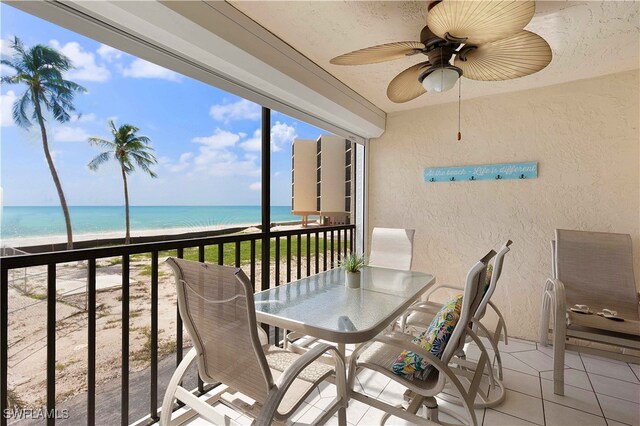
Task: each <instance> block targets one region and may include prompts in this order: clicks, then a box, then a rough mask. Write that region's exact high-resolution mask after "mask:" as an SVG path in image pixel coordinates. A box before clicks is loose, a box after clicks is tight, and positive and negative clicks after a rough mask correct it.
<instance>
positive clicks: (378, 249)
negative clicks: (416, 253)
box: [367, 228, 415, 271]
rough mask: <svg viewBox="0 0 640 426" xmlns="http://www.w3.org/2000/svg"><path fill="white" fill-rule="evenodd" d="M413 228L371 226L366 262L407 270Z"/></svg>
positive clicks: (409, 262)
mask: <svg viewBox="0 0 640 426" xmlns="http://www.w3.org/2000/svg"><path fill="white" fill-rule="evenodd" d="M414 234H415V231H414V230H413V229H399V228H373V233H372V234H371V251H370V253H369V259H368V261H367V264H368V265H369V266H378V267H382V268H392V269H400V270H403V271H409V270H410V269H411V263H412V260H413V235H414Z"/></svg>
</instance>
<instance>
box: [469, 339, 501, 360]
mask: <svg viewBox="0 0 640 426" xmlns="http://www.w3.org/2000/svg"><path fill="white" fill-rule="evenodd" d="M485 348H486V349H487V353H488V355H489V360H491V361H493V357H494V352H493V351H492V350H491V346H489V345H486V346H485ZM464 353H465V355H466V356H467V359H470V360H473V361H476V360H478V359H480V349H478V346H477V345H476V344H475V343H469V344H467V346H466V347H465V349H464Z"/></svg>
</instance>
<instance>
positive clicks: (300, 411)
mask: <svg viewBox="0 0 640 426" xmlns="http://www.w3.org/2000/svg"><path fill="white" fill-rule="evenodd" d="M309 408H311V405H309V404H307V403H306V402H303V403H302V405H301V406H300V407H298V409H297V410H296V411H295V413H293V415H292V416H291V418H290V419H289V422H287V423H295V422H297V421H298V419H300V418H301V417H302V416H303V415H304V413H306V412H307V410H308V409H309Z"/></svg>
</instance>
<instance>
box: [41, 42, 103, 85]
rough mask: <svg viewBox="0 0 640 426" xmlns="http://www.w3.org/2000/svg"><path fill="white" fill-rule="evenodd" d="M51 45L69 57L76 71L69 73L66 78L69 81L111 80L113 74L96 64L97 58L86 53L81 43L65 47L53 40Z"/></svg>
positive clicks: (68, 44) (71, 43)
mask: <svg viewBox="0 0 640 426" xmlns="http://www.w3.org/2000/svg"><path fill="white" fill-rule="evenodd" d="M49 44H50V45H51V47H53V48H54V49H56V50H59V51H60V52H61V53H62V54H64V55H65V56H66V57H68V58H69V59H70V60H71V62H72V63H73V66H74V67H75V69H72V70H70V71H68V72H67V74H66V76H65V77H66V78H67V79H69V80H79V81H95V82H105V81H107V80H109V78H111V72H110V71H109V70H108V69H107V67H105V66H103V65H98V64H96V56H95V55H94V54H93V53H91V52H87V51H85V50H84V49H83V48H82V46H80V43H78V42H76V41H72V42H69V43H67V44H65V45H64V46H63V45H61V44H60V42H59V41H58V40H51V41H50V42H49Z"/></svg>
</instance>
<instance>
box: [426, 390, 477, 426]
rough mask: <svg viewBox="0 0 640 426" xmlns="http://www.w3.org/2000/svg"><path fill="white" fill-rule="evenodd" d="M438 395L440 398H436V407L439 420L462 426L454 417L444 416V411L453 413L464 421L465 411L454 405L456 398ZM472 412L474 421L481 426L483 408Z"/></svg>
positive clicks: (461, 407)
mask: <svg viewBox="0 0 640 426" xmlns="http://www.w3.org/2000/svg"><path fill="white" fill-rule="evenodd" d="M440 395H441V397H440V396H438V397H436V400H437V401H438V407H439V409H440V411H439V413H438V416H439V418H441V419H442V420H443V421H448V422H451V423H454V424H462V423H460V421H459V420H457V419H456V418H455V417H453V416H450V415H448V414H446V413H445V411H453V412H454V413H456V414H457V415H459V416H462V417H463V418H465V419H466V418H467V416H468V413H467V410H466V409H465V408H464V407H463V406H462V405H458V404H457V403H454V402H457V401H458V400H457V398H454V397H452V396H450V395H444V394H440ZM452 401H453V402H452ZM474 412H475V415H476V420H477V422H478V424H479V425H481V424H482V419H483V418H484V408H479V409H475V410H474Z"/></svg>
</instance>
